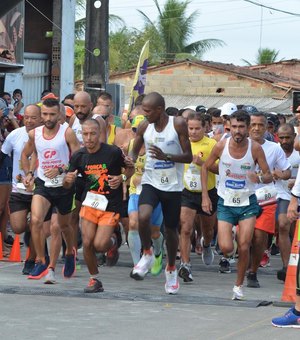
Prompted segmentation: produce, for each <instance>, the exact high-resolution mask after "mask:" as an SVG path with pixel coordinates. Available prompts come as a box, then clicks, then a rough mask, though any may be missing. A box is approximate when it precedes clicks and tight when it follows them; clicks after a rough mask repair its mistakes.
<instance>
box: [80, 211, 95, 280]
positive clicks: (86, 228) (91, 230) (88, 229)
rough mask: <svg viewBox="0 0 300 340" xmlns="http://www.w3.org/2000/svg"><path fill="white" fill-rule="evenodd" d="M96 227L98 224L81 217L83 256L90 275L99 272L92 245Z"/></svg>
mask: <svg viewBox="0 0 300 340" xmlns="http://www.w3.org/2000/svg"><path fill="white" fill-rule="evenodd" d="M97 227H98V226H97V225H96V224H95V223H93V222H90V221H88V220H86V219H84V218H82V219H81V230H82V242H83V256H84V260H85V263H86V265H87V267H88V270H89V273H90V274H91V275H97V274H98V273H99V271H98V267H97V258H96V254H95V247H94V239H95V235H96V230H97Z"/></svg>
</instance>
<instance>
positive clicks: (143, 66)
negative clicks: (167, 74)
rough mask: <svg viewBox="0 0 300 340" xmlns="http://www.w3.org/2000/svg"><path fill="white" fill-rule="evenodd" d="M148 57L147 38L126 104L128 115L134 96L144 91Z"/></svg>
mask: <svg viewBox="0 0 300 340" xmlns="http://www.w3.org/2000/svg"><path fill="white" fill-rule="evenodd" d="M148 58H149V40H148V41H147V42H146V44H145V45H144V46H143V48H142V51H141V54H140V58H139V62H138V65H137V68H136V72H135V76H134V81H133V87H132V90H131V93H130V98H129V104H128V115H129V114H130V112H131V111H132V109H133V107H134V102H135V100H136V98H137V97H138V96H139V95H140V94H143V93H144V90H145V86H146V74H147V67H148Z"/></svg>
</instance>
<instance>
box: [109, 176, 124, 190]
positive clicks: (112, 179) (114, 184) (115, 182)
mask: <svg viewBox="0 0 300 340" xmlns="http://www.w3.org/2000/svg"><path fill="white" fill-rule="evenodd" d="M121 183H123V178H122V176H121V175H118V176H112V175H108V185H109V186H110V188H111V189H118V187H119V186H120V184H121Z"/></svg>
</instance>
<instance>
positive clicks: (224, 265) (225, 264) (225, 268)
mask: <svg viewBox="0 0 300 340" xmlns="http://www.w3.org/2000/svg"><path fill="white" fill-rule="evenodd" d="M219 272H220V273H223V274H229V273H231V269H230V262H229V261H228V260H227V258H226V257H224V256H223V257H222V258H221V260H220V262H219Z"/></svg>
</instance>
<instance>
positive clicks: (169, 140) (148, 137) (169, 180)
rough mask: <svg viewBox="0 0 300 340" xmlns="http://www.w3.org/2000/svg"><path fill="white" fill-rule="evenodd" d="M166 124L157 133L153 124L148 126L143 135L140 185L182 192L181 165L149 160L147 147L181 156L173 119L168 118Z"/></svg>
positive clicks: (153, 159)
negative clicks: (143, 151) (142, 165)
mask: <svg viewBox="0 0 300 340" xmlns="http://www.w3.org/2000/svg"><path fill="white" fill-rule="evenodd" d="M168 118H169V120H168V124H167V125H166V127H165V128H164V130H163V131H161V132H158V131H156V129H155V125H154V124H149V125H148V126H147V129H146V131H145V133H144V142H145V148H146V162H145V172H144V174H143V177H142V184H150V185H151V186H153V187H154V188H157V189H159V190H162V191H182V190H183V181H182V178H183V169H184V164H183V163H175V162H172V161H161V160H158V159H155V158H151V156H150V154H149V147H150V146H151V145H155V146H157V147H159V148H160V149H161V150H162V151H163V152H164V153H167V154H174V155H175V154H181V153H182V148H181V145H180V142H179V138H178V134H177V131H176V129H175V127H174V117H168Z"/></svg>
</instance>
